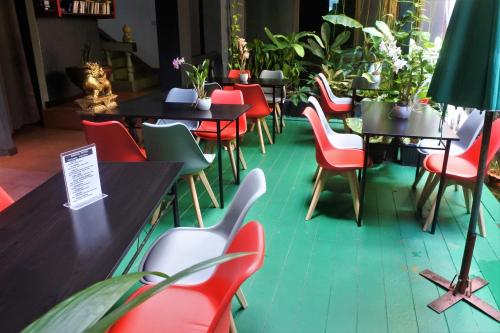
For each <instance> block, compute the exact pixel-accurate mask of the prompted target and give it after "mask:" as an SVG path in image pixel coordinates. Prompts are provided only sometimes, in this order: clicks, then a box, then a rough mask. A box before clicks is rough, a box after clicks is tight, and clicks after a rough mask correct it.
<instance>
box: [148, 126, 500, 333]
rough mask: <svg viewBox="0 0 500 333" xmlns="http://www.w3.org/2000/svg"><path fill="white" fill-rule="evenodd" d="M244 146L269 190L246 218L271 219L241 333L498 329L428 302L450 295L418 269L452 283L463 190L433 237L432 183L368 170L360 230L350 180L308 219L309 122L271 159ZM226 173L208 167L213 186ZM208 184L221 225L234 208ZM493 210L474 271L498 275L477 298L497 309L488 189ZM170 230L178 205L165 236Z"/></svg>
mask: <svg viewBox="0 0 500 333" xmlns="http://www.w3.org/2000/svg"><path fill="white" fill-rule="evenodd" d="M242 148H243V149H244V153H245V156H246V160H247V163H248V166H249V168H255V167H259V168H262V169H263V170H264V172H265V174H266V178H267V193H266V195H265V196H264V197H262V198H261V199H260V200H259V201H258V202H257V203H256V205H255V206H254V207H253V209H252V210H251V211H250V212H249V214H248V218H247V220H257V221H260V222H261V223H262V224H263V225H264V229H265V232H266V246H267V248H266V258H265V262H264V267H263V268H262V269H261V270H260V271H259V272H258V273H257V274H255V275H254V276H253V277H251V278H250V279H249V280H248V281H247V282H246V283H245V284H244V285H243V290H244V292H245V294H246V296H247V299H248V301H249V304H250V306H249V308H248V309H246V310H240V309H239V307H238V304H237V303H236V301H234V302H233V312H234V314H235V319H236V325H237V328H238V329H239V332H500V325H499V324H498V323H496V322H494V321H493V320H491V319H489V318H488V317H486V316H485V315H483V314H482V313H480V312H479V311H477V310H475V309H473V308H471V307H470V306H468V305H466V304H464V303H459V304H457V305H455V306H454V307H453V308H451V309H450V310H448V311H446V313H445V314H441V315H439V314H436V313H435V312H434V311H432V310H431V309H429V308H428V307H427V306H426V305H427V303H429V302H430V301H432V300H433V299H435V298H436V297H438V296H439V295H441V294H442V293H443V291H442V290H441V289H439V288H438V287H436V286H435V285H433V284H432V283H431V282H429V281H427V280H426V279H424V278H422V277H420V276H419V275H418V272H420V271H421V270H423V269H425V268H429V269H431V270H433V271H435V272H436V273H439V274H441V275H443V276H445V277H447V278H452V277H453V276H454V274H456V273H457V271H458V269H459V267H460V262H461V258H462V253H463V246H464V243H465V234H466V227H467V224H468V221H469V215H467V214H466V212H465V206H464V202H463V197H462V194H461V193H462V192H461V191H458V192H455V191H453V188H452V187H451V188H449V189H448V190H447V192H446V194H445V197H444V201H443V203H442V206H441V207H442V208H441V219H440V224H439V225H438V228H437V231H436V233H435V235H430V234H428V233H424V232H422V231H421V222H422V219H421V218H417V217H416V215H415V201H416V195H417V194H418V192H419V190H421V187H422V186H423V182H422V184H421V185H420V187H419V189H418V190H417V192H416V193H415V192H412V191H411V189H410V185H411V183H412V181H413V176H414V169H413V168H410V167H402V166H399V165H396V164H392V163H387V164H383V165H380V166H377V167H375V168H373V169H371V170H369V173H368V175H369V178H368V179H369V180H368V183H367V193H366V202H365V204H366V210H365V212H366V213H365V225H364V226H363V227H361V228H358V227H356V224H355V222H354V212H353V208H352V201H351V199H350V195H349V192H348V190H349V187H348V185H347V181H345V180H344V179H343V178H333V179H331V181H330V182H329V183H328V186H327V188H328V190H329V191H326V192H323V193H322V195H321V198H320V201H319V204H318V207H317V209H316V213H315V215H314V216H313V219H312V220H311V221H309V222H305V220H304V217H305V215H306V210H307V207H308V204H309V200H310V196H311V188H312V175H313V173H314V170H315V167H316V163H315V157H314V141H313V137H312V130H311V128H310V126H309V124H308V123H307V122H305V121H304V120H297V119H289V120H288V121H287V127H286V128H285V132H284V134H282V135H279V136H278V140H277V143H276V144H275V145H273V146H269V145H268V146H267V150H268V151H267V154H266V155H262V154H261V153H260V151H259V149H258V144H257V137H256V133H249V135H247V137H246V138H245V140H244V142H243V143H242ZM224 166H225V168H224V175H225V176H224V179H225V193H226V198H227V202H229V200H230V198H231V197H232V196H233V195H234V192H235V190H236V188H237V187H236V186H235V185H234V183H233V182H232V174H231V172H230V167H229V163H228V160H227V154H226V153H225V152H224ZM216 172H217V168H216V166H213V167H211V168H210V170H209V171H208V177H209V179H210V180H211V182H212V184H213V188H214V191H215V192H217V178H216ZM245 174H246V172H243V174H242V175H243V176H244V175H245ZM179 191H180V195H181V197H180V208H181V223H182V225H183V226H193V225H194V224H195V216H194V212H193V210H192V207H191V199H190V195H189V193H188V191H187V187H186V185H185V184H181V186H180V188H179ZM198 191H199V195H200V204H201V207H202V212H203V218H204V222H205V225H207V226H208V225H213V224H214V223H216V222H217V221H219V219H220V218H221V216H222V215H223V214H224V211H223V210H221V209H215V208H210V200H209V198H208V195H207V194H206V193H205V192H203V191H202V185H201V184H200V185H198ZM429 206H430V205H429V203H427V205H426V207H425V209H424V213H425V212H426V211H428V210H429V209H430V207H429ZM226 207H227V205H226ZM483 208H484V212H485V220H486V224H487V232H488V237H487V238H481V237H478V240H477V243H476V251H475V257H474V262H473V266H472V269H471V275H473V276H477V275H478V276H482V277H484V278H485V279H487V280H488V281H490V283H491V285H490V286H488V287H485V288H483V289H482V290H480V291H479V292H477V293H476V294H477V295H478V296H480V297H482V298H483V299H484V300H486V301H487V302H489V303H490V304H493V305H495V306H496V307H497V308H498V307H499V305H500V265H499V257H500V237H499V235H500V230H499V228H498V226H499V223H500V204H499V203H498V201H496V199H495V198H494V197H493V196H492V194H491V193H490V192H489V191H488V190H485V193H484V195H483ZM171 227H172V216H171V213H170V212H168V213H167V214H166V215H165V216H164V217H163V218H162V220H161V223H160V225H159V227H158V229H157V230H156V231H155V233H156V235H158V234H160V233H161V232H163V231H164V230H166V229H168V228H171ZM193 311H196V309H193Z"/></svg>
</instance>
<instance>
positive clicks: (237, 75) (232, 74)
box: [224, 69, 252, 90]
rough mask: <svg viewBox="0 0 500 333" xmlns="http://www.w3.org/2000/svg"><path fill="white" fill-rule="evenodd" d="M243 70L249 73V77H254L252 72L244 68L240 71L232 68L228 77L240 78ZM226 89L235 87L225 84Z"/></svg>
mask: <svg viewBox="0 0 500 333" xmlns="http://www.w3.org/2000/svg"><path fill="white" fill-rule="evenodd" d="M241 72H243V73H246V74H248V78H249V79H250V78H251V77H252V73H250V71H249V70H248V69H244V70H243V71H240V70H239V69H230V70H229V72H228V73H227V77H228V79H239V78H240V73H241ZM224 90H234V87H233V86H225V87H224Z"/></svg>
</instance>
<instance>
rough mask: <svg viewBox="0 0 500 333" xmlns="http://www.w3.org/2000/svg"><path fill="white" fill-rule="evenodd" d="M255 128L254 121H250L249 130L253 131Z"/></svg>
mask: <svg viewBox="0 0 500 333" xmlns="http://www.w3.org/2000/svg"><path fill="white" fill-rule="evenodd" d="M254 130H255V121H252V123H251V124H250V132H253V131H254Z"/></svg>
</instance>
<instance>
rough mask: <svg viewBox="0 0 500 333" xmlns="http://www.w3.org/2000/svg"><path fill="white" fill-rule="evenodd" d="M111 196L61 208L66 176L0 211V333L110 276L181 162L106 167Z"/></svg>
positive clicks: (104, 184) (19, 326) (105, 188)
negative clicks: (77, 207)
mask: <svg viewBox="0 0 500 333" xmlns="http://www.w3.org/2000/svg"><path fill="white" fill-rule="evenodd" d="M99 168H100V170H99V171H100V176H101V183H102V190H103V193H106V194H107V195H108V197H106V198H104V199H103V200H100V201H98V202H95V203H93V204H91V205H89V206H86V207H84V208H82V209H80V210H78V211H73V210H71V209H69V208H66V207H63V203H65V202H66V199H67V198H66V190H65V186H64V180H63V176H62V174H61V173H59V174H57V175H55V176H54V177H52V178H50V179H49V180H48V181H47V182H45V183H43V184H42V185H41V186H39V187H38V188H36V189H34V190H33V191H32V192H30V193H28V194H27V195H26V196H24V197H23V198H21V199H20V200H18V201H16V202H15V203H14V204H13V205H12V206H10V207H8V208H7V209H6V210H4V211H3V212H1V213H0V285H1V286H2V287H1V288H0V332H3V333H5V332H18V331H20V330H21V329H22V328H24V327H26V326H27V325H28V324H30V323H31V322H32V321H34V320H35V319H37V318H38V317H39V316H41V315H42V314H44V313H45V312H47V311H48V310H49V309H50V308H52V307H53V306H54V305H56V304H57V303H59V302H61V301H62V300H64V299H66V298H67V297H69V296H71V295H73V294H74V293H76V292H78V291H80V290H82V289H85V288H87V287H88V286H90V285H92V284H94V283H96V282H98V281H102V280H104V279H106V278H107V277H109V276H111V275H112V274H113V272H114V271H115V269H116V268H117V266H118V264H119V263H120V261H121V260H122V258H123V257H124V255H125V254H126V253H127V252H128V250H129V249H130V248H131V246H132V245H133V244H134V240H135V239H136V238H137V237H138V236H139V234H140V233H141V230H142V229H143V227H144V226H145V225H146V224H147V222H148V221H149V218H150V216H151V214H152V212H153V210H154V208H155V207H156V206H157V205H158V204H159V203H160V202H161V201H162V199H163V198H164V196H165V194H166V193H167V191H168V190H169V189H170V188H171V187H172V186H173V185H174V184H175V182H176V179H177V177H178V176H179V174H180V172H181V170H182V163H166V162H142V163H101V164H100V165H99Z"/></svg>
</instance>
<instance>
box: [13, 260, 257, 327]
mask: <svg viewBox="0 0 500 333" xmlns="http://www.w3.org/2000/svg"><path fill="white" fill-rule="evenodd" d="M250 254H252V253H243V252H241V253H231V254H226V255H222V256H220V257H217V258H213V259H209V260H206V261H203V262H201V263H199V264H196V265H193V266H191V267H189V268H187V269H185V270H182V271H181V272H179V273H177V274H174V275H172V276H167V275H166V274H163V273H160V272H141V273H130V274H127V275H122V276H117V277H114V278H111V279H107V280H104V281H101V282H98V283H96V284H94V285H92V286H90V287H88V288H86V289H84V290H82V291H80V292H78V293H76V294H75V295H73V296H71V297H69V298H68V299H66V300H64V301H62V302H61V303H59V304H58V305H56V306H55V307H53V308H52V309H51V310H49V312H47V313H46V314H45V315H43V316H42V317H40V318H38V319H37V320H36V321H34V322H33V323H32V324H30V325H29V326H28V327H26V328H25V329H24V330H23V331H22V333H38V332H73V333H77V332H87V333H101V332H105V331H106V330H107V329H108V328H109V327H110V326H111V325H113V324H114V323H115V322H116V321H117V320H118V319H120V318H121V317H122V316H123V315H124V314H126V313H127V312H128V311H130V310H132V309H133V308H135V307H136V306H138V305H140V304H141V303H143V302H145V301H146V300H148V299H149V298H151V297H153V296H154V295H156V294H158V293H160V292H161V291H163V290H164V289H165V288H167V287H168V286H170V285H172V284H173V283H175V282H176V281H178V280H180V279H182V278H184V277H186V276H188V275H190V274H193V273H195V272H199V271H201V270H204V269H206V268H209V267H212V266H214V265H218V264H222V263H224V262H226V261H229V260H233V259H236V258H239V257H242V256H246V255H250ZM145 275H157V276H160V277H162V278H165V280H163V281H162V282H160V283H158V284H156V285H155V286H154V287H152V288H151V289H148V290H147V291H145V292H143V293H142V294H140V295H139V296H137V297H135V298H134V299H133V300H131V301H130V302H127V303H123V304H120V305H118V306H117V303H118V302H119V301H120V299H122V298H123V297H124V295H126V294H127V293H128V292H129V290H130V289H131V288H132V287H133V286H134V285H135V284H136V283H137V282H138V281H139V279H140V278H142V277H143V276H145ZM114 306H116V307H114ZM113 307H114V308H113Z"/></svg>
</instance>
